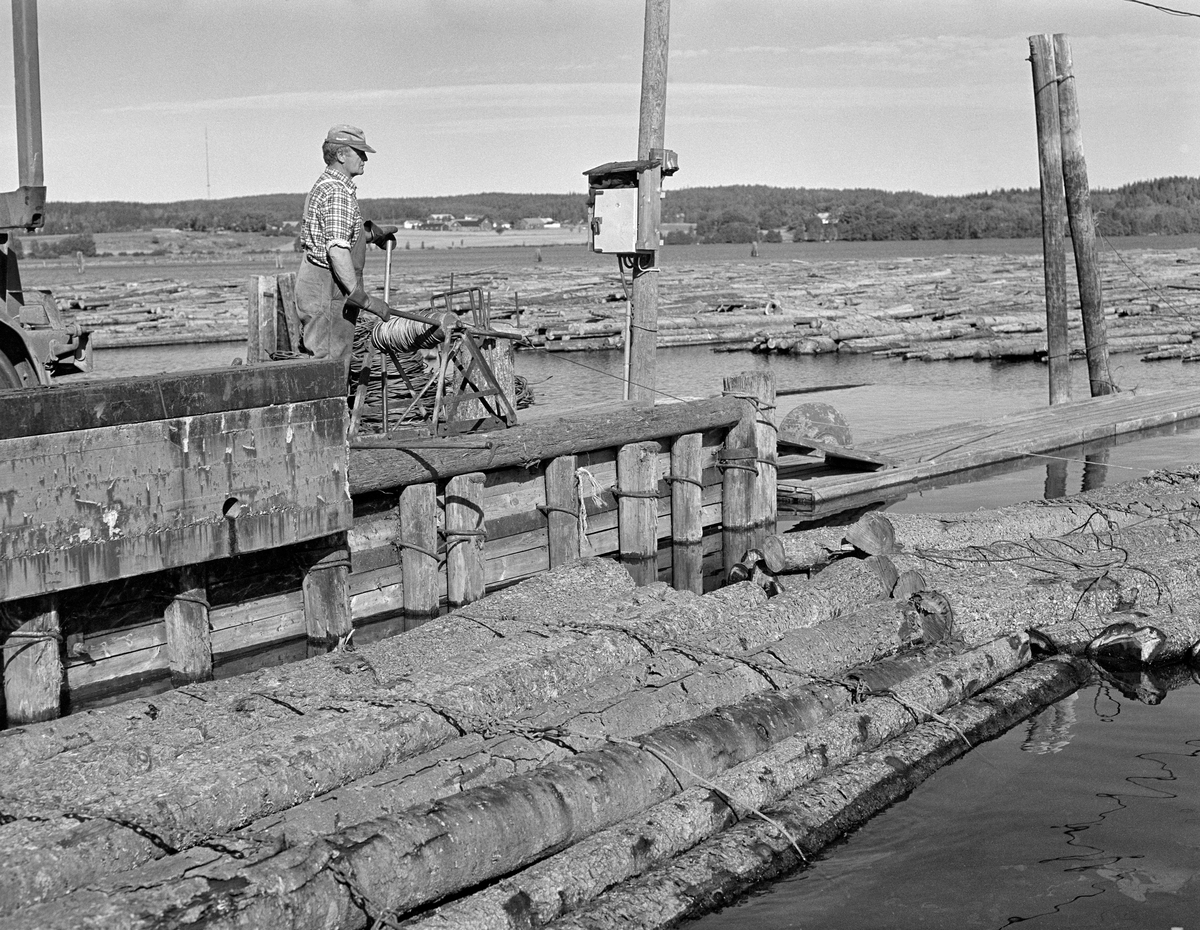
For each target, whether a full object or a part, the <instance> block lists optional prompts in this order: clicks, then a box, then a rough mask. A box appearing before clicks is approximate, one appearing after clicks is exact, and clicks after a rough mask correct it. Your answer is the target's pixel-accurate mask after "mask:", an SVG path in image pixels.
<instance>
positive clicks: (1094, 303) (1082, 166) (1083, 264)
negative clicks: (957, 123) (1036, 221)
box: [1054, 33, 1113, 397]
mask: <svg viewBox="0 0 1200 930" xmlns="http://www.w3.org/2000/svg"><path fill="white" fill-rule="evenodd" d="M1054 68H1055V76H1056V78H1057V81H1058V116H1059V124H1060V125H1059V131H1060V134H1061V137H1062V167H1063V188H1064V192H1065V193H1066V198H1067V219H1068V220H1069V221H1070V223H1071V248H1073V249H1074V250H1075V274H1076V276H1077V278H1078V280H1079V306H1080V309H1081V311H1082V314H1083V342H1084V346H1085V348H1086V350H1087V366H1088V383H1089V384H1090V386H1091V392H1092V397H1099V396H1101V395H1102V394H1111V393H1112V392H1113V383H1112V374H1111V373H1110V371H1109V368H1108V336H1107V333H1106V328H1105V325H1104V301H1103V294H1102V292H1101V288H1100V267H1099V265H1097V263H1096V218H1095V217H1094V216H1093V215H1092V200H1091V191H1090V190H1089V188H1088V176H1087V162H1086V161H1085V160H1084V157H1083V134H1082V133H1081V132H1080V128H1079V96H1078V94H1077V93H1076V89H1077V88H1076V83H1075V71H1074V66H1073V65H1072V62H1071V45H1070V43H1069V42H1068V41H1067V37H1066V36H1065V35H1063V34H1062V33H1058V34H1056V35H1055V36H1054Z"/></svg>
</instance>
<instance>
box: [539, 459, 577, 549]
mask: <svg viewBox="0 0 1200 930" xmlns="http://www.w3.org/2000/svg"><path fill="white" fill-rule="evenodd" d="M577 465H578V462H577V459H576V457H575V456H573V455H560V456H559V457H558V458H555V459H551V460H550V464H549V465H547V466H546V522H547V524H548V528H547V529H548V533H549V537H550V567H551V568H555V567H557V566H559V565H565V564H566V563H567V562H574V561H575V560H576V559H577V558H579V508H580V507H582V506H583V504H582V502H581V501H580V500H579V486H578V484H577V483H576V480H575V469H576V467H577Z"/></svg>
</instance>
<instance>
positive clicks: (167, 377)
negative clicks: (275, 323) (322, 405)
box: [0, 359, 346, 439]
mask: <svg viewBox="0 0 1200 930" xmlns="http://www.w3.org/2000/svg"><path fill="white" fill-rule="evenodd" d="M345 380H346V375H345V366H344V365H342V363H341V362H339V361H337V360H336V359H334V360H330V359H319V360H314V361H295V362H275V363H273V364H271V365H261V366H257V365H256V366H253V367H248V366H245V365H239V366H233V367H230V368H210V369H198V370H196V371H189V372H184V373H174V374H157V375H137V376H134V377H129V378H106V379H104V380H103V381H85V382H79V383H76V384H70V383H64V384H62V385H58V384H56V385H55V386H54V389H53V390H51V391H19V392H18V391H14V392H12V393H10V394H8V395H7V396H6V397H5V398H4V416H3V417H0V439H18V438H20V437H22V436H44V435H46V434H47V433H68V432H75V431H77V430H85V429H100V428H102V427H109V426H123V425H126V424H131V423H143V422H147V421H151V420H172V419H177V418H180V417H196V416H203V415H204V414H209V413H220V412H222V411H229V410H249V409H252V408H255V407H269V406H271V405H273V404H297V403H304V402H306V401H312V400H320V399H323V398H330V397H344V396H345V388H346V385H345Z"/></svg>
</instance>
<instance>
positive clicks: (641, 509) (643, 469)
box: [617, 442, 659, 585]
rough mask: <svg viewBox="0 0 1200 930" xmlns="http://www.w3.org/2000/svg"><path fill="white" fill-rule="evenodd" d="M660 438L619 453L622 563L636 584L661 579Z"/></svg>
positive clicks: (618, 473) (623, 449)
mask: <svg viewBox="0 0 1200 930" xmlns="http://www.w3.org/2000/svg"><path fill="white" fill-rule="evenodd" d="M658 451H659V446H658V443H657V442H635V443H630V444H629V445H627V446H622V447H621V448H620V450H619V451H618V453H617V483H618V485H619V488H618V494H617V535H618V538H619V540H620V547H621V564H623V565H624V566H625V568H626V569H628V571H629V574H630V575H631V576H632V577H633V580H634V582H635V583H636V584H639V585H645V584H651V583H653V582H655V581H657V580H658V497H657V494H658Z"/></svg>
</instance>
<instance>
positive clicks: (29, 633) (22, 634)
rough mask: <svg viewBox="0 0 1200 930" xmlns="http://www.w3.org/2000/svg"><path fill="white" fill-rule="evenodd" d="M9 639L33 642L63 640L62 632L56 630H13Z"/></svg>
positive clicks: (57, 641) (59, 641) (58, 641)
mask: <svg viewBox="0 0 1200 930" xmlns="http://www.w3.org/2000/svg"><path fill="white" fill-rule="evenodd" d="M7 638H8V639H10V640H11V639H24V640H28V641H29V642H31V643H44V642H56V643H61V642H62V634H61V633H59V632H58V631H56V630H13V631H12V632H11V633H9V634H8V637H7Z"/></svg>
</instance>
